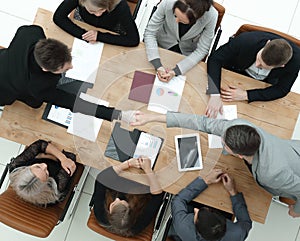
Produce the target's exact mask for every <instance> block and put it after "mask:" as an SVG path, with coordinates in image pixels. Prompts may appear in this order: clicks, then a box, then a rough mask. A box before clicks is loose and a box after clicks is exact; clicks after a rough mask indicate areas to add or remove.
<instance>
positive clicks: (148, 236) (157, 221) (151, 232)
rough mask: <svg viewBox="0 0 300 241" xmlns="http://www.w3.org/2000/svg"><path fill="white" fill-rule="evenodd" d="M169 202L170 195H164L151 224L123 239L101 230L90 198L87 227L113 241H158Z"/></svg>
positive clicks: (103, 229)
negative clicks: (136, 233)
mask: <svg viewBox="0 0 300 241" xmlns="http://www.w3.org/2000/svg"><path fill="white" fill-rule="evenodd" d="M170 201H171V194H169V193H165V195H164V199H163V202H162V204H161V206H160V209H159V211H158V213H157V215H156V217H155V218H153V220H152V222H151V223H150V224H149V225H148V227H146V229H144V230H143V231H142V232H141V233H140V234H138V235H136V236H134V237H126V238H125V237H123V236H119V235H117V234H114V233H110V232H109V231H107V230H106V229H105V228H103V227H102V226H100V225H99V223H98V221H97V219H96V217H95V214H94V209H93V208H92V206H93V198H92V199H91V202H90V204H89V206H90V210H91V213H90V216H89V219H88V222H87V226H88V227H89V228H90V229H92V230H93V231H95V232H96V233H99V234H101V235H102V236H105V237H107V238H110V239H113V240H115V241H124V240H126V241H150V240H153V241H155V240H157V241H159V239H157V238H158V235H159V231H160V227H161V224H162V222H163V219H164V217H165V211H166V209H167V206H168V204H169V202H170Z"/></svg>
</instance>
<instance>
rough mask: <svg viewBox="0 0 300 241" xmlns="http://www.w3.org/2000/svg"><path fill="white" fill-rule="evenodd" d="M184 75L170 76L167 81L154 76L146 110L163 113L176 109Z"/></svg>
mask: <svg viewBox="0 0 300 241" xmlns="http://www.w3.org/2000/svg"><path fill="white" fill-rule="evenodd" d="M185 80H186V77H185V76H183V75H179V76H176V77H174V78H172V79H171V80H170V81H169V82H168V83H165V82H162V81H160V80H159V79H158V77H157V76H156V78H155V81H154V84H153V88H152V92H151V95H150V100H149V104H148V110H150V111H154V112H158V113H162V114H165V113H167V111H178V108H179V105H180V101H181V96H182V92H183V89H184V84H185Z"/></svg>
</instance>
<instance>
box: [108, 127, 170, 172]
mask: <svg viewBox="0 0 300 241" xmlns="http://www.w3.org/2000/svg"><path fill="white" fill-rule="evenodd" d="M163 141H164V140H163V138H160V137H157V136H154V135H152V134H149V133H146V132H143V131H140V130H138V129H134V130H133V131H129V130H126V129H124V128H122V127H121V126H120V123H119V122H117V123H116V124H115V126H114V129H113V131H112V134H111V137H110V139H109V141H108V144H107V147H106V150H105V152H104V155H105V156H107V157H110V158H112V159H114V160H117V161H121V162H124V161H126V160H128V159H130V158H132V157H134V158H138V157H139V156H147V157H149V159H150V160H151V167H152V168H153V167H154V165H155V162H156V159H157V157H158V154H159V151H160V149H161V147H162V144H163Z"/></svg>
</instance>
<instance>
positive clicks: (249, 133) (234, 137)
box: [223, 125, 261, 158]
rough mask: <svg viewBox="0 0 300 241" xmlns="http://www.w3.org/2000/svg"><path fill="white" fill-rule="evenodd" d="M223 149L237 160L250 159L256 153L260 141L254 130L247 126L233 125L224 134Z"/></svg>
mask: <svg viewBox="0 0 300 241" xmlns="http://www.w3.org/2000/svg"><path fill="white" fill-rule="evenodd" d="M223 141H224V144H225V145H224V149H225V150H226V151H227V152H228V153H229V154H231V155H234V156H238V157H239V158H244V157H251V156H254V154H255V153H256V152H257V151H258V149H259V146H260V143H261V139H260V135H259V134H258V132H257V131H256V129H255V128H253V127H251V126H248V125H234V126H231V127H229V128H228V129H227V130H226V131H225V134H224V137H223Z"/></svg>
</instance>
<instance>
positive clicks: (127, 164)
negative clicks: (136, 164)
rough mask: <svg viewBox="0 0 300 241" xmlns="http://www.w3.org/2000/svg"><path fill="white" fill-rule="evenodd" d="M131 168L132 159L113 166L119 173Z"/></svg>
mask: <svg viewBox="0 0 300 241" xmlns="http://www.w3.org/2000/svg"><path fill="white" fill-rule="evenodd" d="M128 168H130V159H129V160H127V161H125V162H122V163H121V164H119V165H116V166H113V169H114V171H115V172H116V173H117V174H118V175H119V174H120V173H121V172H122V171H124V170H127V169H128Z"/></svg>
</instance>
